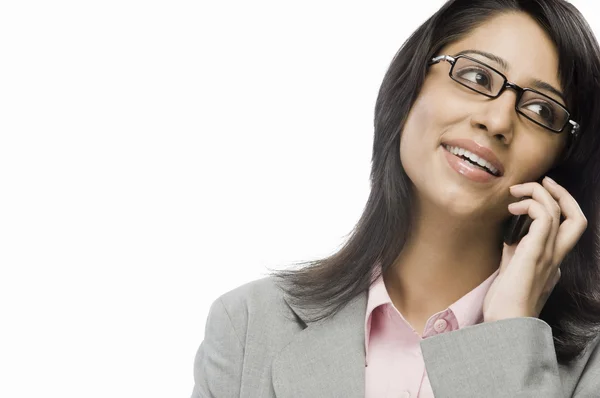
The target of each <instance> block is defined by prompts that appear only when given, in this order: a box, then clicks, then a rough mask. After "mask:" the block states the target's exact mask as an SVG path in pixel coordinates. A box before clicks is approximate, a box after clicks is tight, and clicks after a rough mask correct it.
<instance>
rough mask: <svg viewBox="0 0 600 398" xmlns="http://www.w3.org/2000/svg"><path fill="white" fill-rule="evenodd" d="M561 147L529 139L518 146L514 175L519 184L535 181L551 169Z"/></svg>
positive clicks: (552, 143)
mask: <svg viewBox="0 0 600 398" xmlns="http://www.w3.org/2000/svg"><path fill="white" fill-rule="evenodd" d="M561 149H562V146H561V144H559V143H557V142H552V141H540V140H533V139H530V140H528V141H527V142H526V143H524V144H522V145H521V146H520V150H519V151H518V159H515V161H514V168H515V174H516V175H518V177H517V178H518V180H519V182H520V183H523V182H531V181H537V180H539V179H541V178H543V177H544V176H545V175H546V173H547V172H548V171H549V170H550V169H551V168H552V166H553V165H554V163H555V161H556V160H557V158H558V156H559V155H560V152H561Z"/></svg>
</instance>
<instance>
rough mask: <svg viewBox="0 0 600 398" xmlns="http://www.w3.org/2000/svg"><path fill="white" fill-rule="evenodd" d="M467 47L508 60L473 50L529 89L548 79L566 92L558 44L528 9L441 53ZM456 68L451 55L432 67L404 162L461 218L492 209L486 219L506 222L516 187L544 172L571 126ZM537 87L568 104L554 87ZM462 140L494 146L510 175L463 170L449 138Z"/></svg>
mask: <svg viewBox="0 0 600 398" xmlns="http://www.w3.org/2000/svg"><path fill="white" fill-rule="evenodd" d="M465 50H475V51H480V52H486V53H489V54H492V55H494V56H496V57H499V58H502V59H503V60H504V61H505V63H506V65H507V66H508V67H507V68H504V67H502V66H501V65H500V64H498V63H497V62H495V61H493V60H491V59H489V58H487V57H485V56H482V55H479V54H474V53H471V54H468V55H469V56H471V57H473V58H476V59H478V60H480V61H482V62H484V63H485V64H487V65H489V66H491V67H493V68H494V69H496V70H498V71H500V72H502V73H503V74H504V75H505V76H506V77H507V79H508V80H509V81H511V82H513V83H516V84H517V85H519V86H521V87H523V88H525V87H531V88H534V86H535V82H536V81H538V82H539V81H543V82H546V83H548V84H550V85H551V86H552V87H554V88H556V89H557V90H558V91H560V92H563V90H562V87H561V86H560V80H559V76H558V54H557V51H556V48H555V46H554V44H553V43H552V41H551V40H550V39H549V37H548V36H547V35H546V33H545V32H544V31H543V30H542V28H540V27H539V26H538V25H537V23H536V22H535V21H534V20H533V19H531V18H530V17H529V16H528V15H526V14H521V13H511V14H502V15H500V16H497V17H494V18H492V19H490V20H489V21H487V22H486V23H484V24H482V25H481V26H480V27H478V28H477V29H475V30H473V31H472V32H471V33H470V34H468V35H466V36H465V37H464V38H463V39H462V40H460V41H457V42H455V43H452V44H450V45H448V46H447V47H446V48H444V49H443V50H442V51H440V53H439V54H438V55H455V54H457V53H459V52H462V51H465ZM450 67H451V65H450V63H448V62H445V61H442V62H440V63H438V64H435V65H432V66H430V67H429V71H428V75H427V77H426V79H425V81H424V85H423V87H422V90H421V92H420V93H419V96H418V98H417V100H416V101H415V103H414V105H413V107H412V108H411V111H410V113H409V115H408V119H407V121H406V124H405V126H404V129H403V131H402V137H401V140H400V157H401V161H402V165H403V167H404V169H405V170H406V173H407V174H408V176H409V178H410V179H411V181H412V182H413V184H414V186H415V190H416V193H417V196H418V198H419V200H420V201H423V200H425V201H428V202H429V203H433V204H434V205H435V206H436V207H438V208H443V209H444V211H445V212H446V213H450V214H452V215H455V216H467V217H472V216H473V217H474V216H481V215H485V216H486V217H487V218H486V219H487V220H491V219H493V220H495V221H500V220H502V219H504V218H506V217H508V216H509V215H510V213H509V212H508V209H507V205H508V204H509V203H511V202H514V201H515V200H516V198H514V197H513V196H511V195H510V193H509V187H510V186H511V185H515V184H519V183H524V182H529V181H536V180H538V179H540V178H541V177H543V176H544V175H545V173H546V172H547V171H548V170H549V169H550V168H551V167H552V166H553V164H554V162H555V161H556V160H557V158H558V156H559V154H560V152H561V151H562V149H563V148H564V146H565V143H566V138H567V134H568V130H567V132H563V133H561V134H555V133H553V132H551V131H550V130H547V129H545V128H543V127H541V126H538V125H536V124H535V123H534V122H532V121H530V120H528V119H527V118H525V117H524V116H522V115H520V114H518V113H517V112H516V110H515V103H516V97H517V93H516V92H515V91H514V90H511V89H507V90H505V91H504V92H503V93H502V94H501V95H500V96H499V97H498V98H496V99H489V98H487V97H485V96H483V95H481V94H478V93H476V92H474V91H472V90H469V89H468V88H466V87H463V86H461V85H460V84H458V83H457V82H455V81H453V80H452V79H451V78H450V77H449V75H448V73H449V71H450ZM538 86H539V85H538ZM537 90H538V91H541V92H542V93H544V94H547V95H549V96H550V97H552V98H554V99H556V100H558V101H559V102H560V103H561V104H563V105H565V104H564V102H563V101H562V100H561V98H560V97H559V96H557V95H556V94H554V93H552V92H551V91H548V90H541V89H539V88H537ZM457 139H458V140H461V139H462V140H470V141H473V142H475V143H477V144H479V145H480V146H482V147H485V148H487V149H489V150H490V151H492V152H493V154H494V155H495V156H496V158H497V159H498V160H499V161H500V162H501V164H502V168H503V174H502V175H501V176H498V177H492V178H483V180H484V181H481V180H482V179H478V178H477V177H475V178H473V177H468V176H467V174H468V173H467V174H465V173H464V172H462V171H460V170H461V169H462V168H461V167H460V165H458V169H457V166H456V164H455V167H452V166H451V164H452V159H454V158H448V155H449V153H448V152H447V151H446V149H445V148H444V145H443V144H445V143H446V142H449V141H450V142H456V141H455V140H457ZM462 142H463V143H464V141H462ZM465 145H467V144H465ZM451 156H454V155H451ZM449 160H450V162H449Z"/></svg>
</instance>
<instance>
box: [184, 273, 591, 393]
mask: <svg viewBox="0 0 600 398" xmlns="http://www.w3.org/2000/svg"><path fill="white" fill-rule="evenodd" d="M366 308H367V292H364V293H362V294H361V295H359V296H357V297H356V298H355V299H353V300H352V301H351V302H349V303H348V304H347V305H346V306H345V307H344V308H343V309H342V310H341V311H339V312H338V313H337V314H335V315H334V316H333V317H331V318H328V319H326V320H322V321H319V322H315V323H307V322H306V321H305V319H306V315H307V313H305V312H303V311H302V310H300V309H298V308H295V307H294V306H292V305H290V304H289V303H288V302H287V301H286V298H285V297H284V295H283V292H282V290H280V289H279V288H278V287H277V286H276V285H275V283H274V279H273V278H272V277H266V278H262V279H259V280H256V281H253V282H250V283H247V284H245V285H242V286H240V287H238V288H236V289H234V290H232V291H230V292H228V293H225V294H224V295H222V296H221V297H219V298H218V299H217V300H215V301H214V302H213V304H212V306H211V308H210V312H209V314H208V319H207V322H206V332H205V335H204V341H202V343H201V344H200V348H199V349H198V353H197V354H196V360H195V365H194V379H195V386H194V390H193V393H192V397H193V398H198V397H201V398H209V397H210V398H213V397H214V398H229V397H244V398H246V397H248V398H266V397H278V398H302V397H306V398H309V397H310V398H318V397H340V398H359V397H364V394H365V346H364V344H365V336H364V333H365V329H364V322H365V314H366ZM598 341H599V339H598V338H596V339H595V340H594V341H593V343H592V344H590V346H589V347H588V349H587V350H586V351H585V353H584V354H583V355H582V356H581V358H580V359H578V360H577V361H575V362H574V363H573V364H572V365H571V366H569V367H564V366H562V365H558V363H557V361H556V353H555V350H554V346H553V343H552V329H551V328H550V327H549V326H548V324H546V323H545V322H543V321H541V320H540V319H538V318H514V319H506V320H502V321H497V322H491V323H481V324H477V325H473V326H469V327H465V328H463V329H459V330H455V331H451V332H447V333H443V334H439V335H436V336H432V337H429V338H426V339H425V340H423V341H421V351H422V353H423V359H424V361H425V366H426V369H427V374H428V376H429V380H430V383H431V387H432V389H433V392H434V394H435V396H436V398H444V397H452V398H457V397H460V398H467V397H477V398H481V397H510V398H514V397H543V398H554V397H556V398H558V397H561V398H563V397H577V398H584V397H586V398H587V397H590V398H591V397H595V398H596V397H600V348H599V344H598Z"/></svg>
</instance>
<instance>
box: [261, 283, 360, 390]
mask: <svg viewBox="0 0 600 398" xmlns="http://www.w3.org/2000/svg"><path fill="white" fill-rule="evenodd" d="M284 298H285V297H284ZM286 302H287V303H288V305H289V306H290V308H292V310H293V311H294V312H295V313H296V315H298V317H299V318H300V319H302V321H303V322H304V323H305V324H306V325H307V327H306V328H305V329H304V330H302V331H301V332H300V333H298V334H297V335H296V336H294V338H293V339H292V341H291V342H290V343H289V344H288V345H287V346H286V347H285V348H284V349H283V350H282V351H281V352H279V353H278V354H277V356H276V357H275V358H274V360H273V367H272V376H273V388H274V391H275V394H276V396H277V397H278V398H301V397H311V398H312V397H323V396H339V397H347V398H362V397H364V394H365V334H364V330H365V329H364V326H365V313H366V309H367V292H366V291H365V292H362V293H361V294H359V295H358V296H356V297H355V298H354V299H352V300H351V301H350V302H348V304H346V305H345V306H344V307H343V308H342V309H341V310H339V311H338V312H337V313H336V314H335V315H333V316H331V317H329V318H326V319H323V320H321V321H317V322H309V321H308V320H307V315H308V312H307V311H305V310H302V309H300V308H297V307H295V306H294V305H291V304H290V302H289V300H286Z"/></svg>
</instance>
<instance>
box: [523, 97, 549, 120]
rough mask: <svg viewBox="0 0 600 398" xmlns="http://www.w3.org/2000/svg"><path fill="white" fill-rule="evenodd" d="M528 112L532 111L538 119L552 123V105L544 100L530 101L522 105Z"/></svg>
mask: <svg viewBox="0 0 600 398" xmlns="http://www.w3.org/2000/svg"><path fill="white" fill-rule="evenodd" d="M523 108H525V109H526V110H527V111H528V112H529V113H533V114H534V115H536V116H537V117H538V118H539V119H541V120H543V121H545V122H547V123H550V124H552V123H553V122H554V119H555V112H554V107H553V106H552V105H551V104H548V103H547V102H544V101H538V102H530V103H528V104H525V105H524V106H523Z"/></svg>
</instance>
